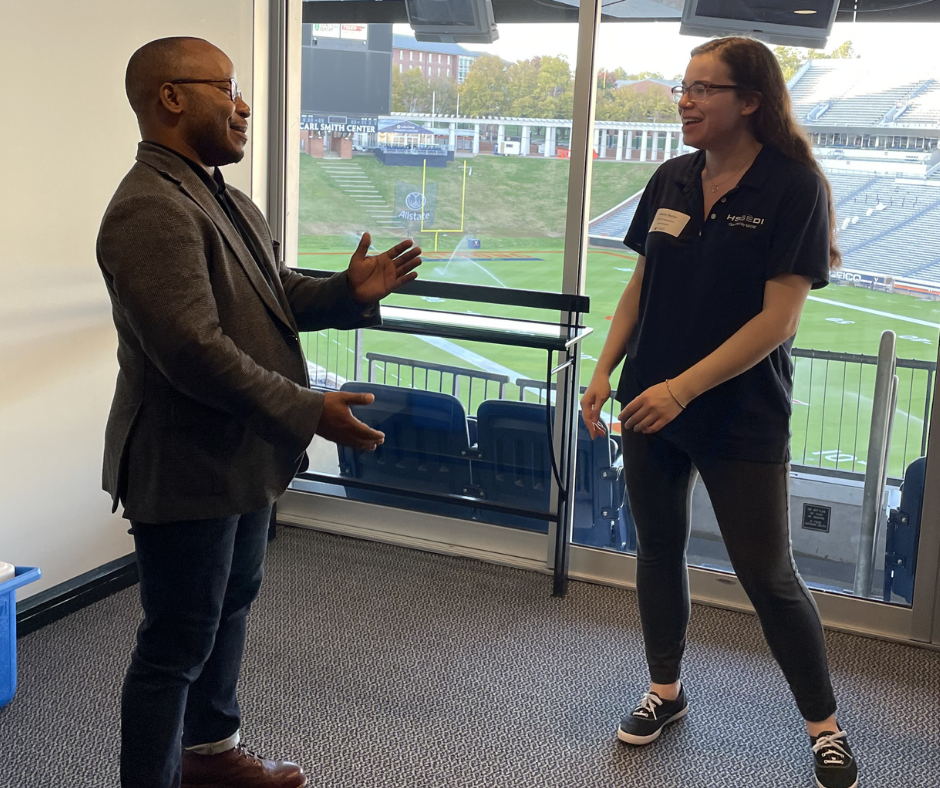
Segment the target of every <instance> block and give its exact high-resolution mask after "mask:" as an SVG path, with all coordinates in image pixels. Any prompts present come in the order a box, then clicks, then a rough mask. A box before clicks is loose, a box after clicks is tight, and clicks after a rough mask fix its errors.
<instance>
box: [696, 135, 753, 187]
mask: <svg viewBox="0 0 940 788" xmlns="http://www.w3.org/2000/svg"><path fill="white" fill-rule="evenodd" d="M762 147H763V146H762ZM757 153H760V148H758V150H757ZM757 153H755V154H754V159H756V158H757ZM754 159H751V160H750V161H749V162H748V163H747V164H746V165H745V166H744V167H742V168H741V169H739V170H735V171H734V172H732V173H731V175H729V176H728V177H727V178H725V179H724V180H722V181H719V182H718V183H715V182H714V181H713V180H712V179H711V178H709V177H708V168H707V167H702V175H704V176H705V182H706V184H707V185H708V188H709V191H711V193H712V194H717V193H718V190H719V189H720V188H721V187H722V186H724V184H726V183H728V182H729V181H731V180H732V179H733V178H735V177H736V176H737V177H738V178H740V177H741V176H742V175H743V174H744V173H745V172H746V171H747V170H748V168H750V166H751V165H752V164H753V163H754Z"/></svg>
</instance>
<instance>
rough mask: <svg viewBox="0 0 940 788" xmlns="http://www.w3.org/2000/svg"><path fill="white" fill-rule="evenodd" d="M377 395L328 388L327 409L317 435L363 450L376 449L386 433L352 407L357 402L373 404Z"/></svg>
mask: <svg viewBox="0 0 940 788" xmlns="http://www.w3.org/2000/svg"><path fill="white" fill-rule="evenodd" d="M374 399H375V395H373V394H354V393H352V392H351V391H328V392H327V393H326V394H324V395H323V412H322V413H321V414H320V423H319V424H318V425H317V435H319V436H320V437H321V438H326V439H327V440H328V441H333V442H334V443H342V444H343V445H345V446H352V447H353V448H354V449H358V450H359V451H375V448H376V447H377V446H381V445H382V443H384V442H385V433H382V432H379V431H378V430H374V429H372V428H371V427H369V426H368V425H366V424H363V423H362V422H361V421H359V419H357V418H356V417H355V416H353V414H352V410H351V408H352V406H353V405H369V404H371V403H372V401H373V400H374Z"/></svg>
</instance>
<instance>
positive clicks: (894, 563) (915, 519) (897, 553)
mask: <svg viewBox="0 0 940 788" xmlns="http://www.w3.org/2000/svg"><path fill="white" fill-rule="evenodd" d="M926 472H927V458H926V457H920V458H918V459H916V460H914V462H912V463H911V464H910V465H909V466H908V468H907V471H906V472H905V474H904V482H903V483H902V484H901V505H900V506H899V507H898V508H897V509H892V510H891V513H890V515H889V516H888V530H887V539H886V541H885V580H884V597H883V598H884V601H885V602H890V601H891V597H892V594H894V595H897V596H900V597H901V598H902V599H904V600H906V601H907V603H908V604H911V603H913V601H914V574H915V569H916V564H917V543H918V541H919V540H920V523H921V512H922V510H923V508H924V481H925V477H926Z"/></svg>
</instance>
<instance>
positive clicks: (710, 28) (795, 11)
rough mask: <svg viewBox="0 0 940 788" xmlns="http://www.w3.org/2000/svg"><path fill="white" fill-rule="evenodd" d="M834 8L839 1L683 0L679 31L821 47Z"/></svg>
mask: <svg viewBox="0 0 940 788" xmlns="http://www.w3.org/2000/svg"><path fill="white" fill-rule="evenodd" d="M838 10H839V0H686V3H685V7H684V9H683V11H682V23H681V24H680V26H679V32H680V33H682V34H684V35H689V36H714V35H744V36H751V37H753V38H759V39H760V40H761V41H766V42H767V43H770V44H783V45H784V46H795V47H811V48H814V49H822V48H823V47H825V46H826V40H827V39H828V38H829V33H830V32H831V30H832V23H833V21H834V20H835V18H836V11H838Z"/></svg>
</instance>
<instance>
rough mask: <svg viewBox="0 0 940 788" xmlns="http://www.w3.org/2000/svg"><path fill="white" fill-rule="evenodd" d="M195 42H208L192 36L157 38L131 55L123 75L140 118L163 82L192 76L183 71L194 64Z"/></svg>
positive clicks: (132, 104) (132, 106) (128, 94)
mask: <svg viewBox="0 0 940 788" xmlns="http://www.w3.org/2000/svg"><path fill="white" fill-rule="evenodd" d="M196 42H199V43H202V44H208V43H209V42H208V41H205V40H204V39H202V38H193V37H190V36H174V37H173V38H158V39H157V40H156V41H151V42H150V43H149V44H144V45H143V46H142V47H141V48H140V49H138V50H137V51H136V52H135V53H134V54H133V55H131V59H130V60H129V61H128V63H127V72H126V73H125V75H124V90H125V91H126V92H127V100H128V101H129V102H130V104H131V108H132V109H133V110H134V112H135V113H137V115H141V114H143V113H144V112H145V111H146V110H147V108H148V107H149V106H150V104H151V102H153V101H154V99H155V98H156V96H157V92H158V91H159V89H160V86H161V85H162V84H163V83H165V82H169V81H170V80H173V79H186V78H188V77H189V76H191V75H189V74H186V73H184V72H185V71H187V70H188V69H189V68H190V66H191V64H192V62H193V54H194V53H193V46H192V45H193V44H194V43H196ZM210 46H211V45H210Z"/></svg>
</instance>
